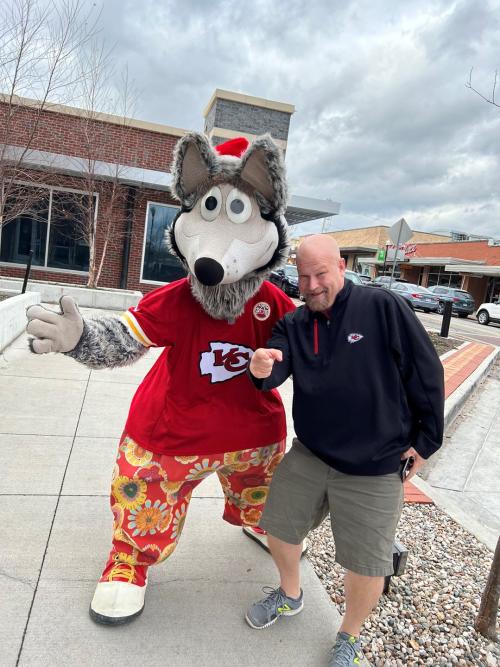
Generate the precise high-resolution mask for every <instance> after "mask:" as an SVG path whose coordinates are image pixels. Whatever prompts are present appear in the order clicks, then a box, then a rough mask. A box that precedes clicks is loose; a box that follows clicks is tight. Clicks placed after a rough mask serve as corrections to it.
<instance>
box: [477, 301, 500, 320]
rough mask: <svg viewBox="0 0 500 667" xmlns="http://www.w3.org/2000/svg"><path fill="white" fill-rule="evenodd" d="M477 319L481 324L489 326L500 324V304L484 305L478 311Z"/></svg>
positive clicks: (497, 302)
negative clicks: (492, 323) (490, 324)
mask: <svg viewBox="0 0 500 667" xmlns="http://www.w3.org/2000/svg"><path fill="white" fill-rule="evenodd" d="M476 317H477V321H478V322H479V324H489V323H490V322H497V323H498V324H500V302H499V301H496V302H495V303H482V304H481V305H480V306H479V308H478V309H477V313H476Z"/></svg>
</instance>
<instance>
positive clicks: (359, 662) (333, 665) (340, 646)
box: [328, 632, 370, 667]
mask: <svg viewBox="0 0 500 667" xmlns="http://www.w3.org/2000/svg"><path fill="white" fill-rule="evenodd" d="M328 667H370V663H369V662H368V660H367V659H366V658H365V656H364V655H363V651H362V650H361V642H360V641H359V639H357V638H356V637H354V636H353V635H350V634H348V633H347V632H339V633H338V634H337V641H336V642H335V646H334V647H333V648H332V652H331V655H330V662H329V663H328Z"/></svg>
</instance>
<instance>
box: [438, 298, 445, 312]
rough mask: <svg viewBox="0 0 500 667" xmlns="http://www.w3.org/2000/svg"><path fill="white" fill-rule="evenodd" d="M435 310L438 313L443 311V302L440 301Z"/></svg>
mask: <svg viewBox="0 0 500 667" xmlns="http://www.w3.org/2000/svg"><path fill="white" fill-rule="evenodd" d="M437 312H438V314H439V315H442V314H443V313H444V303H443V302H442V301H440V302H439V303H438V307H437Z"/></svg>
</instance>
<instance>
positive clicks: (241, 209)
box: [226, 188, 252, 224]
mask: <svg viewBox="0 0 500 667" xmlns="http://www.w3.org/2000/svg"><path fill="white" fill-rule="evenodd" d="M226 213H227V217H228V218H229V220H231V222H235V223H237V224H241V223H242V222H246V221H247V220H248V218H249V217H250V216H251V215H252V202H251V201H250V198H249V197H247V195H246V194H245V193H244V192H241V191H240V190H237V189H236V188H235V189H234V190H231V192H230V193H229V194H228V196H227V199H226Z"/></svg>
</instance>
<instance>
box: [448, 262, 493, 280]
mask: <svg viewBox="0 0 500 667" xmlns="http://www.w3.org/2000/svg"><path fill="white" fill-rule="evenodd" d="M444 270H445V271H453V272H454V273H465V274H467V275H472V276H477V277H478V278H484V277H491V278H500V266H484V265H483V266H471V265H470V264H449V265H446V266H445V267H444Z"/></svg>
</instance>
